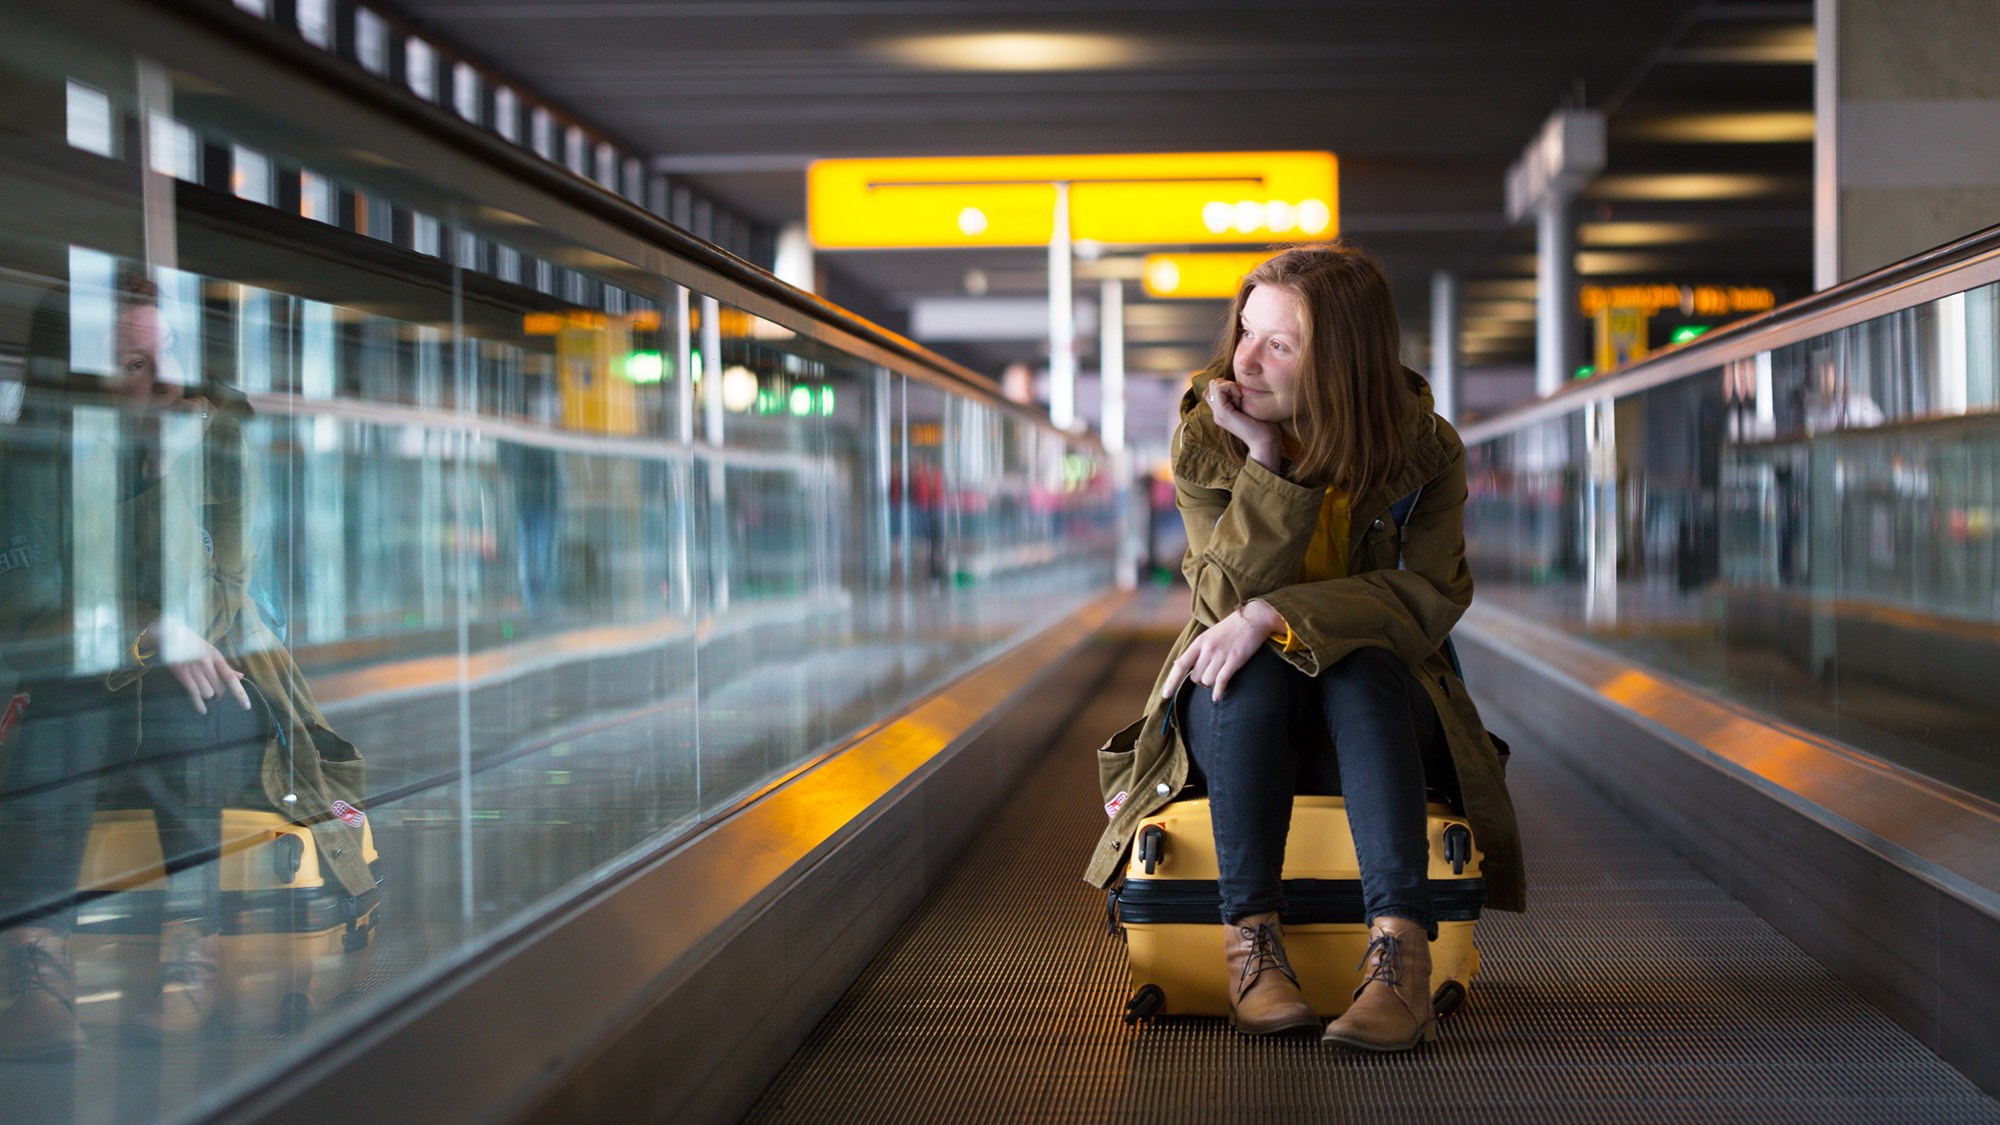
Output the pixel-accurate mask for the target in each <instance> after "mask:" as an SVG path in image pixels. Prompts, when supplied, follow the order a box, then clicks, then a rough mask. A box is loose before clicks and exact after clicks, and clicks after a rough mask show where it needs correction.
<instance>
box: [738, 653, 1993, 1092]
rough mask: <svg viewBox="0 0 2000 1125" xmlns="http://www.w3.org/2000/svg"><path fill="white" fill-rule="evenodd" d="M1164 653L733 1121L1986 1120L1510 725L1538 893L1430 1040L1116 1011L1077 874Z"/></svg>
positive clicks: (1110, 690)
mask: <svg viewBox="0 0 2000 1125" xmlns="http://www.w3.org/2000/svg"><path fill="white" fill-rule="evenodd" d="M1163 648H1164V645H1161V644H1158V643H1152V642H1148V643H1145V644H1139V645H1135V646H1134V647H1133V648H1132V649H1131V650H1130V651H1129V652H1128V653H1127V654H1126V656H1125V657H1124V659H1123V662H1122V664H1121V666H1120V667H1119V669H1118V670H1117V672H1116V673H1115V674H1114V675H1113V676H1112V677H1111V679H1110V680H1109V681H1108V682H1107V684H1106V685H1105V690H1104V692H1103V693H1102V694H1101V699H1100V701H1099V702H1098V703H1096V704H1093V705H1092V706H1090V707H1087V708H1085V710H1084V711H1083V713H1082V714H1081V715H1080V716H1079V718H1078V721H1077V722H1076V723H1075V724H1073V725H1072V727H1071V728H1070V729H1069V730H1068V731H1066V732H1065V733H1064V735H1063V737H1062V739H1061V740H1060V741H1059V742H1058V743H1057V745H1056V746H1055V747H1054V748H1053V752H1052V753H1051V754H1050V756H1049V758H1048V759H1047V760H1046V761H1045V762H1044V763H1043V764H1041V765H1040V766H1039V767H1037V768H1036V769H1035V770H1034V771H1033V773H1032V774H1031V775H1030V776H1029V777H1028V778H1027V779H1026V780H1025V782H1024V784H1023V786H1022V789H1021V792H1020V793H1019V794H1017V795H1016V796H1015V797H1014V798H1013V799H1012V800H1011V801H1010V802H1009V803H1008V805H1007V806H1006V807H1005V808H1004V809H1003V810H1002V812H1001V813H1000V814H999V816H998V817H996V819H995V820H994V822H993V824H992V825H991V826H990V827H989V828H988V829H987V830H986V831H985V833H984V834H983V835H982V836H981V837H980V838H979V839H978V840H977V841H976V842H975V843H974V844H973V846H972V847H971V849H970V850H969V851H968V852H967V853H966V855H965V857H964V858H963V860H962V861H961V862H960V863H959V864H958V865H957V868H956V870H955V872H954V874H953V875H952V876H951V877H950V878H949V879H948V880H947V881H946V882H945V883H944V884H943V885H942V886H940V887H939V888H938V890H937V891H936V892H935V893H934V894H933V895H932V896H931V898H930V899H929V900H928V901H927V902H926V903H925V904H924V905H923V907H922V908H920V909H919V910H918V912H917V913H916V914H915V915H914V916H913V917H912V918H911V919H910V921H909V922H908V923H907V924H906V925H905V926H904V927H903V928H902V929H901V931H899V933H898V934H897V936H896V937H895V939H894V940H893V941H891V942H890V943H889V945H888V946H887V947H886V948H885V949H884V950H883V951H882V953H881V954H880V955H879V956H878V957H877V958H876V959H875V961H874V962H873V963H872V964H871V965H870V966H869V968H868V969H867V971H866V972H865V973H864V974H863V975H862V977H861V978H860V979H859V980H858V981H857V982H856V983H855V985H854V987H853V988H851V989H850V990H849V991H848V993H847V994H846V996H845V997H843V998H842V999H841V1001H840V1002H839V1004H838V1005H836V1006H835V1008H834V1009H833V1011H832V1012H831V1013H829V1014H828V1016H827V1017H826V1019H825V1020H824V1021H822V1022H821V1024H820V1026H819V1027H818V1028H816V1029H815V1030H814V1031H813V1033H812V1034H811V1036H810V1038H809V1039H808V1040H807V1042H806V1044H805V1046H804V1047H803V1048H802V1049H801V1050H800V1051H799V1053H798V1054H797V1056H796V1057H794V1058H793V1060H792V1061H791V1063H790V1064H789V1065H787V1067H786V1068H785V1070H784V1071H783V1072H782V1073H781V1074H780V1075H779V1077H778V1078H777V1080H776V1081H775V1082H774V1083H773V1084H772V1085H771V1087H770V1088H769V1089H768V1090H767V1091H766V1092H765V1093H764V1096H763V1097H762V1098H761V1099H760V1100H759V1101H758V1103H757V1104H756V1105H755V1106H754V1107H753V1108H752V1110H751V1112H750V1114H749V1117H748V1120H751V1121H756V1122H807V1121H810V1122H821V1121H825V1122H835V1121H857V1122H864V1121H865V1122H871V1123H873V1122H885V1121H910V1122H974V1121H1008V1122H1013V1121H1035V1122H1048V1121H1089V1122H1101V1121H1145V1122H1170V1121H1273V1120H1297V1121H1306V1120H1311V1121H1329V1120H1347V1119H1353V1120H1365V1121H1368V1122H1370V1123H1371V1125H1382V1123H1387V1122H1398V1121H1410V1122H1425V1123H1443V1122H1459V1121H1465V1122H1489V1121H1534V1122H1570V1121H1574V1122H1642V1121H1643V1122H1694V1121H1716V1122H1753V1121H1754V1122H1827V1121H1868V1122H1891V1121H1908V1122H1922V1123H1924V1125H1934V1123H1938V1122H1948V1121H1950V1122H1956V1121H1991V1122H2000V1104H1996V1103H1995V1102H1994V1101H1993V1100H1992V1099H1990V1098H1988V1097H1986V1096H1985V1095H1984V1094H1983V1093H1981V1092H1980V1091H1979V1090H1978V1089H1977V1088H1976V1087H1974V1086H1973V1085H1972V1084H1971V1083H1970V1082H1968V1081H1967V1080H1966V1079H1965V1078H1964V1077H1963V1076H1961V1075H1960V1074H1959V1073H1958V1072H1957V1071H1955V1070H1953V1069H1951V1068H1950V1067H1949V1066H1947V1065H1946V1064H1945V1063H1943V1062H1942V1061H1941V1060H1939V1059H1938V1058H1937V1056H1936V1055H1934V1054H1932V1053H1931V1052H1930V1051H1929V1050H1928V1049H1927V1048H1925V1047H1924V1046H1923V1045H1922V1044H1921V1043H1919V1042H1918V1041H1917V1040H1915V1039H1914V1038H1912V1037H1911V1036H1910V1035H1908V1034H1907V1033H1905V1032H1904V1031H1903V1030H1902V1029H1901V1028H1899V1027H1897V1026H1896V1025H1895V1024H1893V1023H1892V1022H1890V1020H1889V1019H1888V1017H1886V1016H1884V1015H1883V1014H1882V1013H1881V1012H1879V1011H1878V1010H1876V1009H1875V1008H1873V1007H1871V1006H1870V1005H1869V1004H1867V1003H1866V1002H1865V1001H1863V1000H1862V999H1861V998H1860V997H1859V996H1857V995H1856V994H1855V993H1854V992H1853V991H1851V990H1850V989H1848V988H1847V987H1846V986H1845V985H1843V984H1841V982H1840V981H1838V980H1837V979H1835V978H1834V977H1833V976H1832V975H1831V974H1829V973H1828V972H1827V971H1826V970H1825V969H1823V968H1821V967H1820V966H1819V965H1818V964H1817V963H1815V962H1814V961H1812V960H1811V959H1810V958H1808V957H1807V956H1806V955H1805V954H1803V953H1802V952H1800V951H1799V949H1798V948H1797V947H1796V946H1794V945H1792V944H1791V943H1790V942H1789V941H1787V940H1786V939H1785V938H1783V937H1782V936H1780V935H1779V934H1778V933H1777V932H1776V931H1774V930H1772V929H1771V927H1770V926H1768V925H1766V924H1765V923H1764V922H1763V921H1762V920H1761V919H1760V918H1758V917H1757V916H1756V915H1754V914H1752V913H1751V912H1750V911H1749V910H1748V909H1747V908H1745V907H1744V906H1742V905H1741V904H1740V903H1738V902H1737V901H1736V900H1734V899H1732V898H1730V897H1729V896H1728V895H1727V894H1725V893H1723V892H1722V891H1721V890H1720V889H1719V888H1718V887H1716V885H1715V884H1713V883H1711V882H1709V881H1708V880H1707V879H1705V878H1703V877H1701V876H1700V875H1698V874H1697V873H1695V872H1694V871H1693V870H1692V869H1691V868H1689V867H1688V866H1687V865H1686V864H1685V863H1683V862H1682V861H1681V860H1680V858H1679V857H1677V856H1676V855H1675V854H1674V853H1672V852H1671V851H1669V850H1667V848H1666V847H1665V846H1663V845H1661V844H1659V843H1656V842H1655V841H1653V840H1652V839H1651V838H1650V837H1648V836H1646V835H1645V834H1644V833H1643V832H1642V831H1641V830H1640V829H1639V828H1638V827H1637V826H1635V825H1633V824H1632V823H1631V822H1629V821H1628V820H1626V819H1624V818H1623V817H1621V816H1620V815H1619V814H1618V813H1617V811H1616V810H1615V809H1614V808H1613V807H1612V806H1611V805H1609V804H1608V803H1607V802H1605V801H1604V800H1603V799H1602V798H1601V797H1599V796H1598V795H1597V794H1596V793H1594V792H1593V791H1591V790H1590V789H1588V788H1586V787H1585V786H1584V785H1583V784H1582V783H1580V782H1579V781H1578V780H1576V779H1575V778H1574V777H1572V776H1570V775H1569V774H1567V773H1565V772H1563V771H1562V770H1561V768H1560V767H1558V766H1556V765H1554V764H1553V763H1550V762H1548V761H1547V760H1545V759H1543V760H1538V759H1537V758H1536V756H1535V755H1534V752H1533V749H1532V747H1533V742H1532V740H1531V739H1528V738H1525V737H1520V738H1513V739H1512V741H1513V743H1514V745H1515V747H1516V748H1517V753H1516V754H1515V755H1514V759H1513V764H1512V765H1511V766H1510V770H1511V771H1512V772H1511V774H1510V780H1511V783H1512V788H1513V794H1514V800H1515V803H1516V805H1517V808H1518V811H1519V813H1520V816H1521V820H1522V829H1523V832H1524V834H1525V836H1526V841H1527V846H1528V861H1529V866H1530V876H1531V885H1530V897H1531V900H1532V906H1533V912H1532V913H1529V914H1526V915H1515V914H1502V913H1497V912H1496V913H1489V914H1488V915H1487V916H1486V917H1485V919H1483V920H1482V921H1481V922H1480V925H1479V943H1480V947H1481V950H1482V953H1483V956H1484V967H1483V969H1482V971H1481V973H1480V975H1479V976H1478V977H1477V978H1476V979H1475V981H1474V982H1473V990H1472V996H1471V999H1470V1000H1468V1001H1467V1002H1466V1004H1465V1006H1464V1007H1462V1008H1460V1009H1459V1010H1458V1012H1457V1013H1456V1014H1454V1015H1453V1016H1452V1017H1451V1018H1450V1019H1449V1020H1447V1021H1446V1023H1445V1025H1444V1034H1443V1038H1442V1039H1441V1041H1440V1042H1438V1043H1436V1044H1431V1045H1428V1046H1425V1047H1421V1048H1419V1049H1418V1050H1416V1051H1415V1052H1412V1053H1409V1054H1405V1055H1381V1056H1376V1055H1360V1054H1352V1053H1347V1052H1343V1051H1337V1050H1332V1049H1328V1048H1323V1047H1321V1046H1320V1044H1319V1042H1318V1040H1317V1039H1316V1038H1311V1037H1291V1038H1285V1039H1251V1038H1246V1037H1243V1036H1239V1035H1237V1034H1235V1033H1234V1032H1232V1031H1231V1030H1230V1029H1229V1028H1228V1026H1227V1025H1226V1023H1225V1022H1224V1021H1222V1020H1216V1019H1162V1020H1155V1021H1153V1022H1152V1023H1151V1024H1149V1025H1146V1026H1142V1027H1138V1028H1131V1027H1127V1026H1126V1025H1125V1024H1123V1023H1122V1022H1120V1019H1119V1014H1120V1011H1121V1008H1122V1005H1123V1004H1124V1001H1125V999H1126V997H1127V996H1128V995H1129V994H1130V992H1131V985H1130V982H1129V978H1128V977H1127V975H1126V967H1125V949H1124V946H1123V945H1121V944H1120V943H1119V942H1118V941H1117V940H1116V939H1115V938H1112V937H1110V936H1108V935H1107V934H1106V932H1105V925H1104V903H1103V896H1102V895H1101V894H1098V893H1094V892H1092V891H1091V890H1090V889H1089V888H1088V887H1086V886H1084V885H1083V884H1081V883H1079V882H1078V881H1077V873H1078V872H1079V871H1080V870H1081V869H1082V867H1083V863H1084V860H1085V856H1086V854H1087V852H1088V850H1089V849H1090V848H1091V847H1092V846H1093V845H1094V841H1095V838H1096V836H1097V833H1098V832H1099V831H1100V830H1101V828H1102V825H1103V819H1102V817H1103V813H1102V811H1101V810H1100V809H1099V808H1098V807H1097V799H1096V779H1095V772H1094V768H1093V762H1094V758H1093V755H1092V751H1094V750H1095V749H1096V746H1097V744H1098V743H1099V742H1100V741H1101V740H1102V739H1103V737H1104V735H1105V734H1106V733H1108V732H1110V731H1113V730H1116V729H1117V728H1118V727H1119V726H1122V725H1123V724H1124V722H1126V721H1128V720H1127V716H1128V714H1129V713H1130V712H1131V711H1132V710H1133V709H1134V707H1136V706H1137V702H1138V700H1139V699H1140V698H1141V697H1142V694H1143V693H1144V692H1145V691H1146V690H1147V685H1148V684H1150V683H1151V681H1152V678H1153V674H1154V673H1155V672H1156V671H1157V670H1158V667H1159V658H1160V654H1161V651H1162V650H1163ZM1502 733H1503V734H1507V735H1510V736H1511V735H1514V734H1516V733H1518V732H1513V731H1503V732H1502ZM1218 971H1219V970H1218Z"/></svg>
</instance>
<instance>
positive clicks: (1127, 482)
mask: <svg viewBox="0 0 2000 1125" xmlns="http://www.w3.org/2000/svg"><path fill="white" fill-rule="evenodd" d="M1097 292H1098V297H1097V370H1098V376H1099V378H1098V387H1099V389H1100V395H1099V397H1100V398H1101V399H1102V407H1103V409H1102V410H1101V413H1102V415H1103V424H1102V426H1101V427H1100V429H1099V434H1100V435H1101V436H1102V437H1103V438H1104V451H1105V453H1106V454H1107V459H1108V460H1109V461H1110V462H1111V464H1110V472H1111V474H1112V480H1113V482H1114V483H1115V485H1116V487H1117V490H1118V572H1117V575H1116V578H1117V581H1118V588H1119V589H1121V590H1130V589H1132V588H1133V587H1134V586H1136V585H1138V576H1137V571H1138V566H1139V549H1138V544H1137V543H1135V542H1133V539H1132V536H1133V532H1134V528H1133V522H1134V520H1133V511H1132V508H1133V489H1132V460H1131V458H1130V457H1129V456H1127V455H1126V452H1125V283H1124V282H1123V281H1120V280H1119V279H1117V278H1115V277H1107V278H1105V279H1104V280H1103V282H1102V283H1100V284H1099V286H1098V290H1097Z"/></svg>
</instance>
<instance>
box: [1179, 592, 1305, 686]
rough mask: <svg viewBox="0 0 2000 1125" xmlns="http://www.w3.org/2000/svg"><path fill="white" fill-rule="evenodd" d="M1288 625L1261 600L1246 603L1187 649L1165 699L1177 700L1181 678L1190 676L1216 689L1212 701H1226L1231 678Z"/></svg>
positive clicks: (1195, 640) (1206, 631)
mask: <svg viewBox="0 0 2000 1125" xmlns="http://www.w3.org/2000/svg"><path fill="white" fill-rule="evenodd" d="M1284 626H1285V619H1284V618H1282V617H1280V616H1278V611H1277V610H1275V609H1272V608H1271V607H1270V606H1268V605H1265V604H1264V603H1263V602H1260V601H1250V602H1245V603H1244V604H1243V607H1242V608H1241V609H1238V610H1237V611H1236V612H1235V613H1232V614H1230V615H1229V616H1228V617H1225V618H1223V619H1222V620H1220V621H1218V622H1216V623H1215V624H1214V625H1213V626H1211V627H1210V628H1208V629H1207V630H1205V631H1204V632H1203V633H1202V634H1201V636H1199V637H1196V638H1195V639H1194V641H1193V642H1192V643H1190V644H1189V645H1188V646H1187V648H1186V650H1184V651H1183V652H1182V653H1181V654H1180V656H1179V658H1177V659H1176V660H1175V661H1174V665H1173V667H1172V668H1171V669H1169V670H1168V672H1167V688H1166V691H1164V692H1162V693H1161V698H1163V699H1171V698H1173V694H1174V691H1175V690H1176V689H1177V688H1179V687H1180V686H1181V677H1182V676H1188V677H1190V678H1192V679H1193V680H1194V682H1195V683H1198V684H1201V685H1202V686H1204V687H1212V688H1214V689H1215V690H1214V694H1213V695H1211V696H1210V698H1211V699H1213V700H1215V701H1216V702H1217V703H1220V702H1222V693H1223V692H1224V691H1225V690H1226V689H1227V688H1228V687H1229V679H1230V677H1232V676H1234V675H1235V674H1236V670H1237V669H1239V668H1241V667H1243V665H1244V664H1246V663H1248V662H1249V660H1250V658H1251V657H1252V656H1255V655H1256V654H1257V646H1259V645H1261V644H1263V643H1264V642H1265V641H1268V640H1270V639H1271V634H1272V633H1274V632H1276V631H1277V630H1279V629H1282V628H1284Z"/></svg>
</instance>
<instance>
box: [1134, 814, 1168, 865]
mask: <svg viewBox="0 0 2000 1125" xmlns="http://www.w3.org/2000/svg"><path fill="white" fill-rule="evenodd" d="M1166 851H1167V834H1166V831H1165V830H1163V829H1162V828H1161V827H1160V826H1159V825H1157V824H1148V825H1147V826H1146V827H1144V828H1141V829H1140V830H1139V861H1140V862H1141V863H1143V864H1145V865H1146V874H1148V875H1151V874H1152V873H1153V872H1154V871H1155V870H1157V869H1158V868H1159V866H1160V860H1161V859H1162V858H1164V857H1165V855H1166Z"/></svg>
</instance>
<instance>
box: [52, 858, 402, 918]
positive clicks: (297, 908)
mask: <svg viewBox="0 0 2000 1125" xmlns="http://www.w3.org/2000/svg"><path fill="white" fill-rule="evenodd" d="M368 870H369V873H370V874H372V875H374V876H375V885H374V886H372V887H370V888H368V889H367V890H365V891H363V892H361V893H360V894H358V895H350V894H348V893H346V892H345V891H343V890H341V889H340V886H339V885H338V884H336V883H331V882H329V883H322V884H321V885H319V886H317V887H273V888H270V889H268V890H261V891H223V892H221V894H220V896H219V897H220V902H219V907H220V909H221V912H222V917H221V919H220V921H221V924H222V932H223V934H224V935H225V936H228V935H235V934H316V933H323V932H325V931H327V930H331V929H334V928H336V927H344V928H345V929H347V930H348V931H349V932H350V933H351V932H353V931H355V930H356V929H357V928H361V929H363V930H364V931H365V929H366V927H361V926H360V922H361V921H362V920H363V919H366V918H367V917H368V914H369V912H370V911H372V910H374V909H375V907H376V904H378V903H379V902H381V900H382V891H381V886H382V873H381V861H380V860H377V861H376V862H374V863H371V864H369V865H368ZM159 895H160V892H159V891H156V890H155V891H137V890H131V891H115V892H110V893H107V894H103V895H100V896H99V897H100V898H101V899H104V900H107V901H117V899H116V898H115V897H114V896H125V898H124V901H125V902H129V903H131V904H132V905H133V907H134V909H130V910H124V911H120V912H118V913H114V914H108V915H106V916H102V917H97V918H89V917H85V918H80V919H78V921H77V924H76V927H75V932H77V933H80V934H102V935H110V934H135V935H140V936H153V935H157V934H158V933H159V925H160V917H159V910H160V908H161V905H162V903H161V901H160V898H159ZM370 925H372V922H370Z"/></svg>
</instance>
